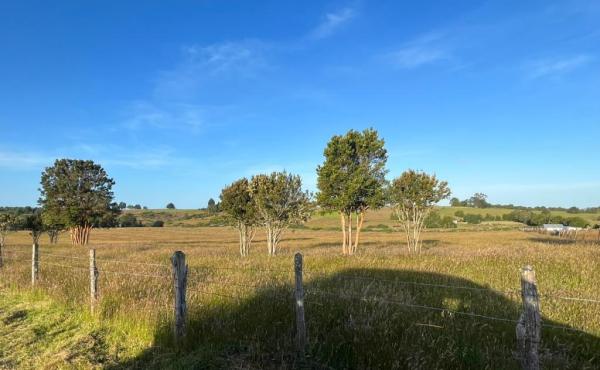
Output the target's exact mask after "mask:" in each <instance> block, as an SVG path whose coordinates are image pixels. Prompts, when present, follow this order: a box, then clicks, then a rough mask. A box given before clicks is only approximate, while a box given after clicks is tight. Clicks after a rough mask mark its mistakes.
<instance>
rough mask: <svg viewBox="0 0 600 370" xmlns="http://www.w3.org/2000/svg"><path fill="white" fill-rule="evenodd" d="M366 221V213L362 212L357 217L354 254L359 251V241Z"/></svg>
mask: <svg viewBox="0 0 600 370" xmlns="http://www.w3.org/2000/svg"><path fill="white" fill-rule="evenodd" d="M364 221H365V213H364V212H363V211H361V212H360V213H358V214H357V215H356V237H355V240H354V247H353V249H354V252H355V253H356V252H357V251H358V241H359V239H360V229H362V226H363V222H364Z"/></svg>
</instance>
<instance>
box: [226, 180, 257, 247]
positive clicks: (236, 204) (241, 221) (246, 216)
mask: <svg viewBox="0 0 600 370" xmlns="http://www.w3.org/2000/svg"><path fill="white" fill-rule="evenodd" d="M220 198H221V208H222V210H223V212H224V213H225V216H226V218H227V220H228V221H229V222H230V224H231V225H233V226H235V227H236V228H237V229H238V232H239V237H240V254H241V255H242V257H245V256H247V255H248V254H249V253H250V245H251V244H252V239H254V234H255V226H256V225H257V223H258V215H257V208H256V203H255V202H254V199H253V198H252V196H251V194H250V185H249V182H248V179H246V178H242V179H239V180H237V181H235V182H233V183H232V184H231V185H229V186H227V187H225V188H224V189H223V190H222V191H221V196H220Z"/></svg>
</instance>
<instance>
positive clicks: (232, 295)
mask: <svg viewBox="0 0 600 370" xmlns="http://www.w3.org/2000/svg"><path fill="white" fill-rule="evenodd" d="M296 258H298V255H296ZM184 261H185V255H184ZM300 261H302V257H301V255H300ZM18 262H28V263H31V264H32V285H34V286H35V285H36V282H37V279H38V277H37V275H39V273H40V270H42V271H43V269H44V267H45V266H49V267H52V268H60V269H66V270H71V271H81V272H89V274H90V280H92V283H93V279H96V281H97V279H98V276H99V275H104V274H105V276H108V277H111V276H112V277H114V278H116V279H129V278H134V279H135V278H144V279H147V278H150V279H160V280H161V281H163V282H168V283H174V286H173V292H174V295H175V296H176V297H177V296H181V294H179V295H178V294H177V291H178V290H180V293H182V294H183V305H184V306H185V295H186V293H189V294H190V295H194V294H199V295H204V296H212V297H218V298H219V299H227V300H232V301H236V302H243V301H244V300H245V299H247V297H248V294H257V293H260V292H261V291H270V292H271V293H273V292H279V293H281V294H279V295H280V296H282V297H284V298H285V299H290V300H292V297H294V298H293V301H294V306H295V307H296V314H297V315H299V314H298V312H299V307H300V306H301V308H302V319H301V320H300V319H299V318H298V317H297V321H296V325H300V324H299V323H300V322H301V321H302V322H304V305H305V304H307V305H308V306H310V305H311V303H316V302H317V300H318V299H330V300H334V301H335V302H342V301H349V302H362V303H375V304H377V305H388V306H394V307H398V308H402V309H409V310H420V311H430V312H441V313H443V314H444V315H448V316H451V317H460V318H467V319H474V320H486V321H495V322H503V323H510V324H514V325H517V326H518V325H521V324H523V317H524V314H523V315H521V317H519V318H515V317H499V316H495V315H491V314H487V313H481V312H476V311H473V312H471V311H465V310H459V309H451V308H449V307H443V306H436V305H429V304H421V303H415V302H411V301H407V300H402V299H396V298H391V297H389V296H381V295H367V294H364V293H363V294H356V293H354V292H351V291H347V290H345V291H339V290H337V289H327V287H325V288H323V287H320V285H323V284H320V283H319V282H320V281H326V284H324V285H325V286H327V285H329V286H333V287H335V286H336V284H338V285H339V282H340V281H346V282H353V283H357V282H358V283H365V285H366V286H370V284H372V283H375V282H376V283H378V284H383V285H385V286H389V287H394V289H396V288H397V286H410V287H416V288H419V289H421V290H423V289H424V290H431V289H442V290H448V291H460V292H474V293H477V294H487V295H489V296H490V297H497V298H501V297H505V296H510V297H516V296H519V295H520V296H521V298H522V300H523V307H524V310H526V309H527V304H528V303H527V302H528V300H527V299H528V298H531V297H526V294H527V292H526V291H524V290H523V289H504V290H503V289H493V288H486V287H475V286H467V285H456V284H448V283H438V282H424V281H409V280H402V279H388V278H382V277H377V276H367V275H359V274H356V273H346V272H343V271H342V272H335V274H334V275H333V276H330V275H332V273H333V272H331V271H319V270H311V269H304V268H303V267H302V262H300V269H298V265H297V266H296V268H295V269H289V270H287V269H281V268H265V267H257V266H250V265H247V264H244V265H238V266H208V265H196V266H191V267H189V268H188V266H187V265H186V268H185V277H184V280H183V281H184V283H183V284H181V281H182V280H179V281H180V283H179V284H177V281H178V280H177V279H178V278H181V277H178V276H177V275H178V273H177V271H176V269H175V267H174V266H175V265H174V263H175V262H174V257H173V258H172V260H171V262H172V263H171V264H167V263H153V262H152V263H151V262H139V261H130V260H125V259H114V258H103V257H96V256H95V251H94V253H93V258H90V257H84V256H81V255H67V254H59V253H50V252H47V251H41V252H40V251H35V250H34V251H33V252H26V251H21V250H9V249H6V248H5V249H4V250H2V254H1V255H0V266H3V268H2V269H0V272H3V271H6V267H7V266H9V265H10V264H12V263H18ZM119 267H122V268H119ZM141 268H148V269H150V270H151V271H143V270H142V271H140V269H141ZM157 269H158V271H157ZM214 271H226V272H229V271H236V272H243V273H252V274H257V273H258V274H268V277H270V278H271V280H269V283H270V285H261V284H256V283H252V282H240V281H237V280H234V279H227V280H223V279H220V280H216V279H213V278H211V274H210V272H214ZM282 274H283V275H284V278H282ZM304 274H306V275H307V276H309V277H311V278H312V279H311V280H310V281H309V282H308V283H305V282H304V280H303V275H304ZM273 275H275V277H276V278H275V279H274V280H273V277H274V276H273ZM253 276H254V275H253ZM291 277H294V280H295V281H293V280H292V279H288V278H291ZM92 285H93V284H92ZM182 285H183V286H182ZM231 287H235V288H241V289H237V291H233V290H232V289H231ZM223 288H226V289H228V290H227V291H225V292H223V291H219V289H223ZM274 288H276V289H277V290H275V289H274ZM240 292H241V293H240ZM91 294H92V295H94V294H95V295H98V292H97V291H96V292H92V293H91ZM273 295H277V294H273ZM91 298H92V302H94V301H97V300H98V299H99V298H100V297H98V296H95V297H94V296H92V297H91ZM533 298H534V299H535V300H536V302H537V309H538V314H539V313H540V312H539V299H540V298H542V299H551V300H560V301H569V302H572V303H577V304H585V305H591V304H592V305H593V304H600V299H597V298H595V297H576V296H569V295H565V294H558V293H552V292H550V293H544V294H538V293H537V286H536V293H535V297H533ZM515 300H517V299H515ZM178 305H181V302H179V303H178V302H177V299H175V303H174V307H173V308H174V312H175V314H176V316H177V313H178V311H181V307H178ZM373 309H376V307H374V308H373ZM184 311H185V310H184ZM539 326H540V328H551V329H558V330H564V331H569V332H578V333H586V331H585V330H583V329H580V328H574V327H570V326H566V325H558V324H553V323H545V322H543V321H541V322H540V323H539Z"/></svg>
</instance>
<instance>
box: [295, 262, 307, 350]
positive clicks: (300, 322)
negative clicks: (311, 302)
mask: <svg viewBox="0 0 600 370" xmlns="http://www.w3.org/2000/svg"><path fill="white" fill-rule="evenodd" d="M294 275H295V278H296V279H295V280H296V289H295V292H294V293H295V294H294V296H295V297H294V298H295V301H296V304H295V307H296V345H297V348H298V351H299V352H300V354H304V350H305V349H306V321H305V320H304V285H303V283H302V253H296V255H295V256H294Z"/></svg>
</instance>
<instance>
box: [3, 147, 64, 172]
mask: <svg viewBox="0 0 600 370" xmlns="http://www.w3.org/2000/svg"><path fill="white" fill-rule="evenodd" d="M53 160H54V158H53V157H51V156H46V155H43V154H40V153H35V152H20V151H13V150H0V168H10V169H31V168H35V167H40V166H44V165H49V164H51V163H52V161H53Z"/></svg>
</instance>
